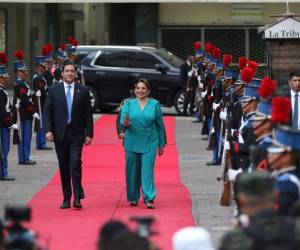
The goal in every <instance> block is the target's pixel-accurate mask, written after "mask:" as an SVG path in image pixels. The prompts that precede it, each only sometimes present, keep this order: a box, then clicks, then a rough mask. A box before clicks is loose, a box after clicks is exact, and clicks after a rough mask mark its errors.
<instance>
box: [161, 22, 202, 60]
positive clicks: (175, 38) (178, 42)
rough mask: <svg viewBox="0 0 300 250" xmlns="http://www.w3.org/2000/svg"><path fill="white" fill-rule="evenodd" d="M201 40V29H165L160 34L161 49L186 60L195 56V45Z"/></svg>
mask: <svg viewBox="0 0 300 250" xmlns="http://www.w3.org/2000/svg"><path fill="white" fill-rule="evenodd" d="M200 40H201V29H193V28H163V29H161V32H160V47H161V48H165V49H167V50H168V51H170V52H172V53H173V54H174V55H176V56H179V57H181V58H182V59H185V58H186V56H188V55H193V54H194V48H193V43H194V42H195V41H200Z"/></svg>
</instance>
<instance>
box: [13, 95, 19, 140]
mask: <svg viewBox="0 0 300 250" xmlns="http://www.w3.org/2000/svg"><path fill="white" fill-rule="evenodd" d="M20 102H21V100H20V99H19V98H17V102H16V105H15V108H16V112H17V125H18V128H19V130H17V129H14V132H13V144H14V145H18V144H20V143H21V137H20V133H19V131H20V130H21V120H20V119H21V118H20Z"/></svg>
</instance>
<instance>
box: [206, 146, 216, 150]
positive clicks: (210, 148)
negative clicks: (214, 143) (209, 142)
mask: <svg viewBox="0 0 300 250" xmlns="http://www.w3.org/2000/svg"><path fill="white" fill-rule="evenodd" d="M206 150H214V148H213V147H207V148H206Z"/></svg>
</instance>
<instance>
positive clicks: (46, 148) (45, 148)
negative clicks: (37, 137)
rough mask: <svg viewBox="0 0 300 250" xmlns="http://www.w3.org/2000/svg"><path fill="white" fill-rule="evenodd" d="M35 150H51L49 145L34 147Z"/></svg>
mask: <svg viewBox="0 0 300 250" xmlns="http://www.w3.org/2000/svg"><path fill="white" fill-rule="evenodd" d="M36 149H37V150H51V149H52V148H51V147H44V148H36Z"/></svg>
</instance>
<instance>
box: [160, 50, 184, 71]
mask: <svg viewBox="0 0 300 250" xmlns="http://www.w3.org/2000/svg"><path fill="white" fill-rule="evenodd" d="M154 53H155V54H157V55H158V56H160V57H162V58H163V59H164V60H166V61H167V62H168V63H169V64H171V65H172V66H174V67H177V68H179V67H180V65H182V64H183V63H184V61H183V60H182V59H180V58H179V57H177V56H175V55H173V54H172V53H171V52H169V51H167V50H165V49H159V50H155V51H154Z"/></svg>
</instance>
